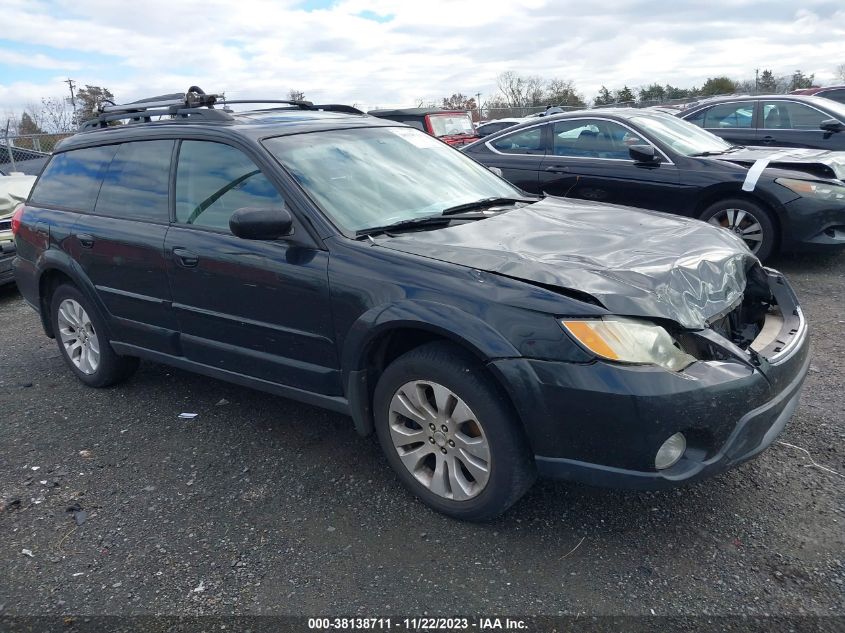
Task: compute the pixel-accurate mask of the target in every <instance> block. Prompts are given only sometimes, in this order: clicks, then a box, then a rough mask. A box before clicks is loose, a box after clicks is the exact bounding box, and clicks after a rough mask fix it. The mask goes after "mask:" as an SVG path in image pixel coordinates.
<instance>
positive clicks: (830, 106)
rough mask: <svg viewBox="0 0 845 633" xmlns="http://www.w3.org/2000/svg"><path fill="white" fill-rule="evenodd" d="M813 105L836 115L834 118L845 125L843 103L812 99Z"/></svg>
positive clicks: (821, 98)
mask: <svg viewBox="0 0 845 633" xmlns="http://www.w3.org/2000/svg"><path fill="white" fill-rule="evenodd" d="M813 104H814V105H819V106H821V107H823V108H825V109H826V110H828V111H829V112H832V113H833V114H835V115H836V118H838V119H839V120H840V121H842V122H843V123H845V103H839V102H838V101H834V100H833V99H826V98H824V97H813Z"/></svg>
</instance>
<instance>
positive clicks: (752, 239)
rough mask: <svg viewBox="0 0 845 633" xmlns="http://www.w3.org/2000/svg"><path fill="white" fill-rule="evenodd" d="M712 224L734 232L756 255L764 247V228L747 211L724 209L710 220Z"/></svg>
mask: <svg viewBox="0 0 845 633" xmlns="http://www.w3.org/2000/svg"><path fill="white" fill-rule="evenodd" d="M708 222H709V223H710V224H714V225H716V226H720V227H722V228H723V229H727V230H729V231H733V232H734V233H736V234H737V235H738V236H739V237H741V238H742V240H743V241H744V242H745V244H746V245H747V246H748V248H749V249H750V250H751V252H752V253H754V254H755V255H756V254H757V252H758V251H759V250H760V247H761V246H762V245H763V226H762V224H760V220H758V219H757V218H756V217H755V216H754V214H753V213H751V212H750V211H747V210H745V209H733V208H731V209H722V210H721V211H719V212H717V213H716V215H714V216H713V217H712V218H710V219H709V220H708Z"/></svg>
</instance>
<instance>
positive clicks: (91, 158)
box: [31, 145, 118, 213]
mask: <svg viewBox="0 0 845 633" xmlns="http://www.w3.org/2000/svg"><path fill="white" fill-rule="evenodd" d="M117 148H118V146H117V145H103V146H101V147H86V148H85V149H74V150H71V151H69V152H62V153H61V154H56V155H55V156H53V158H52V160H51V161H50V162H49V163H48V164H47V167H45V168H44V172H43V173H42V174H41V177H40V178H39V179H38V182H37V183H36V184H35V188H34V189H33V191H32V196H31V199H32V204H35V205H43V206H48V207H50V206H57V207H65V208H68V209H73V210H74V211H82V212H84V213H90V212H91V211H92V210H93V209H94V203H95V202H96V200H97V192H98V191H99V190H100V184H101V183H102V181H103V175H104V174H105V172H106V169H108V166H109V163H111V160H112V157H113V156H114V154H115V152H116V151H117Z"/></svg>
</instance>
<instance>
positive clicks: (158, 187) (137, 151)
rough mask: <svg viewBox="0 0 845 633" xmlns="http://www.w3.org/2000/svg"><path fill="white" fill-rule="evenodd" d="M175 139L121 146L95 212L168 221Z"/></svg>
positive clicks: (130, 143) (105, 179)
mask: <svg viewBox="0 0 845 633" xmlns="http://www.w3.org/2000/svg"><path fill="white" fill-rule="evenodd" d="M174 142H175V141H132V142H129V143H123V144H122V145H120V146H119V148H118V150H117V153H116V154H115V156H114V158H112V161H111V164H110V165H109V167H108V170H107V171H106V172H105V175H104V176H103V186H102V187H101V188H100V195H99V197H98V198H97V206H96V207H95V208H94V213H97V214H99V215H108V216H113V217H125V218H132V219H136V220H151V221H154V222H167V221H168V219H169V210H168V208H169V198H168V195H169V194H168V190H169V184H170V158H171V156H172V154H173V145H174Z"/></svg>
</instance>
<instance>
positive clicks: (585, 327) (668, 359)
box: [561, 317, 695, 371]
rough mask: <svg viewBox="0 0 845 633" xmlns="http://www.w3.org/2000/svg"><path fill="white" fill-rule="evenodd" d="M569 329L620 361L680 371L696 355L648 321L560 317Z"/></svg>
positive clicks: (593, 348)
mask: <svg viewBox="0 0 845 633" xmlns="http://www.w3.org/2000/svg"><path fill="white" fill-rule="evenodd" d="M561 324H562V325H563V327H564V328H566V330H567V331H568V332H569V333H570V334H571V335H572V336H574V337H575V339H576V340H577V341H578V342H579V343H581V345H583V346H584V347H586V348H587V349H588V350H590V351H591V352H593V354H595V355H596V356H599V357H601V358H605V359H607V360H613V361H617V362H620V363H642V364H651V365H659V366H660V367H663V368H664V369H668V370H670V371H680V370H682V369H683V368H684V367H687V366H688V365H690V364H691V363H693V362H695V358H693V357H692V356H690V355H689V354H687V353H686V352H684V351H682V350H680V349H678V347H676V346H675V341H674V340H673V339H672V337H671V336H670V335H669V332H667V331H666V330H665V329H663V328H662V327H660V326H659V325H655V324H654V323H649V322H648V321H639V320H637V319H627V318H625V317H608V318H604V319H591V320H584V321H574V320H569V319H564V320H562V321H561Z"/></svg>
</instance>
